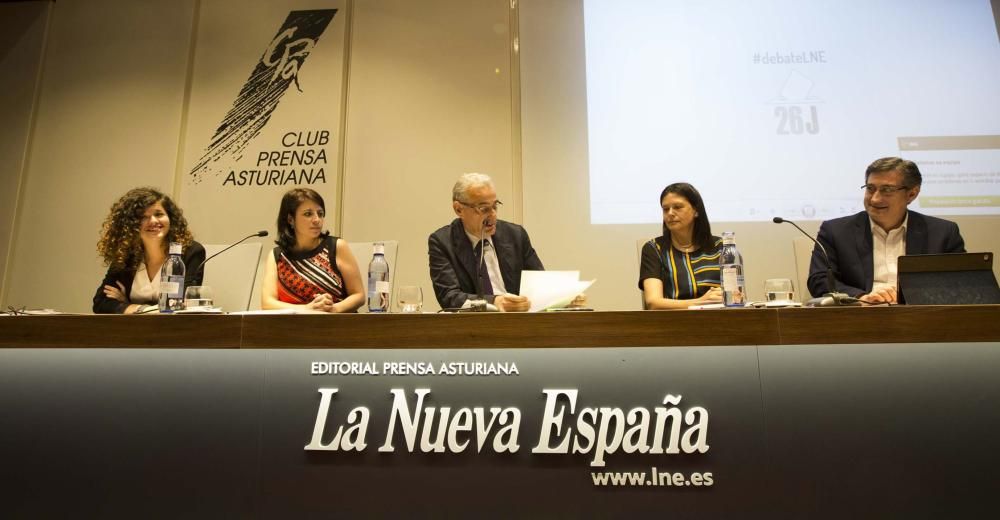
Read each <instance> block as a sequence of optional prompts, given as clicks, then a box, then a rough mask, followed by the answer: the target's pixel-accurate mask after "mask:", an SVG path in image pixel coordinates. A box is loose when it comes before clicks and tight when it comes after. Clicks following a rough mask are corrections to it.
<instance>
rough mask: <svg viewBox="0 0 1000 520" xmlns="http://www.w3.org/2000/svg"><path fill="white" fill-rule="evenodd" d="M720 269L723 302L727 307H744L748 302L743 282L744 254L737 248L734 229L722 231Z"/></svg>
mask: <svg viewBox="0 0 1000 520" xmlns="http://www.w3.org/2000/svg"><path fill="white" fill-rule="evenodd" d="M719 271H720V273H719V274H720V275H721V276H722V303H723V304H725V306H726V307H743V305H745V304H746V302H747V291H746V285H744V283H743V256H742V255H740V252H739V251H738V250H737V249H736V233H734V232H732V231H726V232H724V233H722V252H721V253H720V254H719Z"/></svg>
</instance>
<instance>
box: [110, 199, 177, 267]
mask: <svg viewBox="0 0 1000 520" xmlns="http://www.w3.org/2000/svg"><path fill="white" fill-rule="evenodd" d="M157 202H159V203H160V204H162V205H163V210H164V211H166V212H167V217H169V218H170V231H168V232H167V237H166V240H164V241H163V252H164V253H165V252H167V249H168V247H169V246H170V242H178V243H180V244H181V246H183V247H187V246H188V245H190V244H191V242H193V241H194V236H193V235H192V234H191V230H190V229H188V223H187V219H185V218H184V212H183V211H181V208H179V207H178V206H177V204H175V203H174V201H173V200H171V199H170V197H168V196H167V195H165V194H164V193H162V192H160V191H158V190H156V189H154V188H149V187H143V188H133V189H131V190H129V191H128V193H126V194H125V195H122V198H120V199H118V200H117V201H116V202H115V203H114V204H112V205H111V212H110V213H108V216H107V217H106V218H105V219H104V224H103V225H102V226H101V238H100V240H98V241H97V254H99V255H101V257H103V258H104V264H105V265H107V266H108V267H110V268H112V269H115V270H128V269H135V268H137V267H138V266H139V263H140V262H142V258H143V246H142V239H141V238H140V236H139V229H140V227H141V226H142V215H143V213H145V211H146V208H148V207H150V206H152V205H153V204H156V203H157Z"/></svg>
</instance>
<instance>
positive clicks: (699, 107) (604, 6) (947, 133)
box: [584, 0, 1000, 224]
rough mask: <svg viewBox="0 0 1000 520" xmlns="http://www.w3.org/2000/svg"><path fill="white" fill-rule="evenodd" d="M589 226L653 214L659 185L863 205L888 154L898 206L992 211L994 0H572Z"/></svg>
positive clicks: (782, 206) (828, 205)
mask: <svg viewBox="0 0 1000 520" xmlns="http://www.w3.org/2000/svg"><path fill="white" fill-rule="evenodd" d="M584 24H585V38H586V42H585V46H586V66H587V118H588V145H589V154H590V162H589V164H590V197H591V222H592V223H595V224H616V223H651V222H658V221H659V220H660V218H661V216H660V212H659V209H658V205H657V200H656V199H657V196H658V195H659V193H660V190H662V189H663V187H664V186H666V185H667V184H669V183H671V182H678V181H687V182H691V183H692V184H694V185H695V186H696V187H697V188H698V189H699V190H700V191H701V192H702V195H703V196H704V198H705V202H706V205H707V210H708V212H709V215H710V217H711V219H712V220H713V221H764V220H770V219H771V218H772V217H773V216H782V217H786V218H789V219H801V220H822V219H827V218H832V217H838V216H843V215H847V214H850V213H853V212H856V211H860V210H861V209H863V208H862V190H861V185H862V184H863V183H864V169H865V167H866V166H867V165H868V164H869V163H870V162H871V161H872V160H874V159H877V158H879V157H884V156H890V155H899V156H902V157H905V158H908V159H911V160H913V161H915V162H916V163H917V164H918V165H919V166H920V169H921V172H922V173H923V175H924V183H923V188H922V191H921V194H920V197H919V198H918V199H917V200H916V201H915V202H914V203H913V204H912V205H911V208H914V209H917V210H918V211H922V212H925V213H928V214H932V215H980V214H1000V38H998V35H997V24H996V21H995V19H994V13H993V11H992V9H991V7H990V2H989V0H845V1H838V2H830V1H826V0H770V1H767V0H758V1H753V2H738V1H718V0H715V1H712V0H687V1H669V0H646V1H640V0H624V1H610V0H584Z"/></svg>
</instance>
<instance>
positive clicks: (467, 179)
mask: <svg viewBox="0 0 1000 520" xmlns="http://www.w3.org/2000/svg"><path fill="white" fill-rule="evenodd" d="M502 204H503V203H502V202H500V201H499V200H497V193H496V188H495V187H494V186H493V180H492V179H490V177H489V176H488V175H484V174H481V173H466V174H464V175H462V176H461V177H459V179H458V182H456V183H455V186H454V187H453V188H452V202H451V206H452V210H454V212H455V216H456V217H457V218H456V219H455V220H453V221H452V222H451V224H449V225H447V226H444V227H442V228H441V229H438V230H437V231H435V232H434V233H432V234H431V236H430V238H429V239H428V241H427V249H428V254H429V256H430V270H431V281H432V282H433V283H434V294H435V296H437V301H438V303H439V304H440V305H441V308H443V309H455V308H461V307H468V304H467V302H468V301H470V300H476V299H477V296H478V294H480V292H479V289H480V288H481V289H482V295H483V296H484V299H485V300H486V301H487V302H489V303H491V304H493V305H495V306H496V308H497V309H498V310H500V311H505V312H510V311H526V310H528V309H529V308H530V307H531V302H529V301H528V299H527V298H525V297H523V296H518V295H517V293H518V292H519V291H520V287H521V271H522V270H538V271H540V270H544V269H545V268H544V267H543V266H542V261H541V260H539V259H538V255H537V254H536V253H535V249H534V248H533V247H531V240H530V239H529V238H528V233H527V232H526V231H525V230H524V228H522V227H521V226H519V225H517V224H512V223H510V222H505V221H503V220H500V219H499V218H498V210H499V209H500V206H501V205H502ZM480 255H482V256H480ZM477 280H478V283H477Z"/></svg>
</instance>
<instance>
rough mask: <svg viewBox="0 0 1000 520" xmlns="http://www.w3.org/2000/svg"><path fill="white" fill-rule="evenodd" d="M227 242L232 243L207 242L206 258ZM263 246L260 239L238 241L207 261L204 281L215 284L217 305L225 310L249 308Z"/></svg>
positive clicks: (213, 288)
mask: <svg viewBox="0 0 1000 520" xmlns="http://www.w3.org/2000/svg"><path fill="white" fill-rule="evenodd" d="M228 246H229V244H206V245H205V258H208V257H210V256H212V255H214V254H215V253H218V252H219V251H222V250H223V249H225V248H226V247H228ZM260 249H261V245H260V244H259V243H257V244H255V243H248V244H239V245H237V246H236V247H233V248H232V249H230V250H229V251H226V252H225V253H222V254H221V255H219V256H217V257H215V258H213V259H211V260H210V261H209V262H208V263H206V264H205V278H204V280H203V282H202V283H203V284H204V285H207V286H209V287H211V288H212V292H213V294H214V299H215V305H216V306H217V307H222V310H223V311H226V312H237V311H245V310H248V309H249V308H250V300H251V298H252V297H253V286H254V280H255V279H256V278H257V266H258V263H259V260H260Z"/></svg>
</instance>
